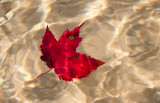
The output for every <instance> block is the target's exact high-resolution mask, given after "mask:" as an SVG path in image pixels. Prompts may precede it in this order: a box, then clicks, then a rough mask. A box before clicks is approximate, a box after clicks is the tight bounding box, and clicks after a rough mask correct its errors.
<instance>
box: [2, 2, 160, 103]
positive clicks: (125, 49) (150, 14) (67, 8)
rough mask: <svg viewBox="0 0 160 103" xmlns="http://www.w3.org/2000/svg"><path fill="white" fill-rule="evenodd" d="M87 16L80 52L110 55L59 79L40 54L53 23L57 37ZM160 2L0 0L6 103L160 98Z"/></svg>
mask: <svg viewBox="0 0 160 103" xmlns="http://www.w3.org/2000/svg"><path fill="white" fill-rule="evenodd" d="M82 22H85V24H84V26H83V27H82V28H81V34H80V36H81V37H83V38H84V39H83V41H82V42H81V43H80V46H79V47H78V49H77V51H78V52H81V53H86V54H87V55H89V56H91V57H94V58H97V59H100V60H102V61H105V62H106V63H105V64H104V65H103V66H101V67H99V68H98V70H97V71H94V72H93V73H92V74H91V75H90V76H89V77H86V78H83V79H74V80H73V82H65V81H63V80H59V79H58V76H57V75H56V74H55V73H54V71H53V70H52V71H51V72H50V73H47V74H45V75H43V76H42V77H41V78H40V79H38V80H37V79H35V78H36V77H37V76H38V75H39V74H40V73H42V72H45V71H47V70H48V69H49V68H48V67H47V66H46V65H45V63H44V62H43V61H41V60H40V56H41V51H40V48H39V46H40V44H41V42H42V36H43V35H44V33H45V29H46V26H47V25H49V28H50V30H51V31H52V32H53V34H54V35H55V37H56V39H58V38H59V37H60V36H61V35H62V33H63V32H64V31H65V30H66V29H69V30H72V29H74V28H75V27H76V26H78V25H80V24H81V23H82ZM159 39H160V1H159V0H0V103H160V52H159V50H160V48H159V42H160V40H159Z"/></svg>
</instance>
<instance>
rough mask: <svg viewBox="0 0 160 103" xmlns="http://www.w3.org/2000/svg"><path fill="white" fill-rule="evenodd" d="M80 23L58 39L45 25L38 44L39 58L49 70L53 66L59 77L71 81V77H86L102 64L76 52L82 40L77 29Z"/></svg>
mask: <svg viewBox="0 0 160 103" xmlns="http://www.w3.org/2000/svg"><path fill="white" fill-rule="evenodd" d="M82 25H83V24H82ZM82 25H80V26H78V27H76V28H75V29H74V30H72V31H69V30H68V29H67V30H66V31H65V32H64V33H63V35H62V36H61V37H60V38H59V40H58V41H57V40H56V39H55V37H54V35H53V34H52V32H51V31H50V30H49V28H48V26H47V29H46V32H45V35H44V37H43V40H42V45H40V48H41V51H42V54H43V55H42V56H41V60H43V61H45V62H46V63H47V66H48V67H49V68H50V70H52V69H53V68H54V70H55V73H56V74H58V76H59V79H63V80H65V81H72V80H73V78H83V77H87V76H89V74H90V73H91V72H92V71H93V70H96V69H97V67H99V66H101V65H102V64H104V62H102V61H100V60H96V59H94V58H91V57H89V56H87V55H86V54H83V53H77V52H76V48H77V47H78V46H79V43H80V42H81V41H82V37H79V31H80V28H81V26H82ZM50 70H48V71H47V72H49V71H50ZM47 72H45V73H47ZM45 73H42V74H41V75H43V74H45ZM41 75H39V76H38V77H37V78H39V77H40V76H41Z"/></svg>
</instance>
